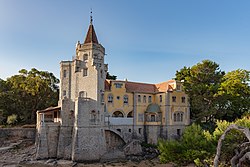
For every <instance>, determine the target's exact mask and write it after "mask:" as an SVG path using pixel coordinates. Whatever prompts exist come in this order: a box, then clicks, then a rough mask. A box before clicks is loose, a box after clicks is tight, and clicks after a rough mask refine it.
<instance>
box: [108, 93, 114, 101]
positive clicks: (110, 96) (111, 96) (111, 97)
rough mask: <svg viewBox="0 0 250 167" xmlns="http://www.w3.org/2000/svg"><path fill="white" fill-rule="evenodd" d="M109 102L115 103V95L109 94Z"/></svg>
mask: <svg viewBox="0 0 250 167" xmlns="http://www.w3.org/2000/svg"><path fill="white" fill-rule="evenodd" d="M108 103H113V95H111V94H109V95H108Z"/></svg>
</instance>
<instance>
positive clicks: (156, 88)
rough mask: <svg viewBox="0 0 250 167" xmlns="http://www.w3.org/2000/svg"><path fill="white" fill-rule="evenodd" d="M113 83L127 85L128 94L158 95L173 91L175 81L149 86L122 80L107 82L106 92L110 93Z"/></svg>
mask: <svg viewBox="0 0 250 167" xmlns="http://www.w3.org/2000/svg"><path fill="white" fill-rule="evenodd" d="M111 82H122V83H125V87H126V91H127V92H140V93H158V92H167V91H171V90H173V85H174V83H175V82H176V81H175V80H169V81H165V82H161V83H158V84H148V83H140V82H130V81H120V80H105V90H106V91H110V87H111Z"/></svg>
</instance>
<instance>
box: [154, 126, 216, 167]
mask: <svg viewBox="0 0 250 167" xmlns="http://www.w3.org/2000/svg"><path fill="white" fill-rule="evenodd" d="M215 148H216V147H215V146H214V145H213V142H212V136H211V135H210V133H209V132H207V131H204V130H203V129H202V128H201V127H200V126H199V125H196V124H193V125H191V126H189V127H187V128H186V129H185V131H184V134H183V136H182V138H181V139H180V141H163V140H160V141H159V143H158V149H159V151H160V153H161V154H160V156H159V158H160V161H161V162H162V163H167V162H174V163H176V164H178V165H185V164H188V163H193V162H194V161H195V160H197V159H201V160H205V159H207V158H210V157H211V156H212V155H213V153H214V152H215Z"/></svg>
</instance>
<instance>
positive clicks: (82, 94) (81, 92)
mask: <svg viewBox="0 0 250 167" xmlns="http://www.w3.org/2000/svg"><path fill="white" fill-rule="evenodd" d="M79 97H81V98H84V97H85V98H86V97H87V92H85V91H80V92H79Z"/></svg>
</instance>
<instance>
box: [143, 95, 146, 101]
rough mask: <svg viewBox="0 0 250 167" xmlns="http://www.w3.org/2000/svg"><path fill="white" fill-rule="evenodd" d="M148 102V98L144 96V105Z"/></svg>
mask: <svg viewBox="0 0 250 167" xmlns="http://www.w3.org/2000/svg"><path fill="white" fill-rule="evenodd" d="M146 102H147V97H146V96H145V95H144V96H143V103H146Z"/></svg>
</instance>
